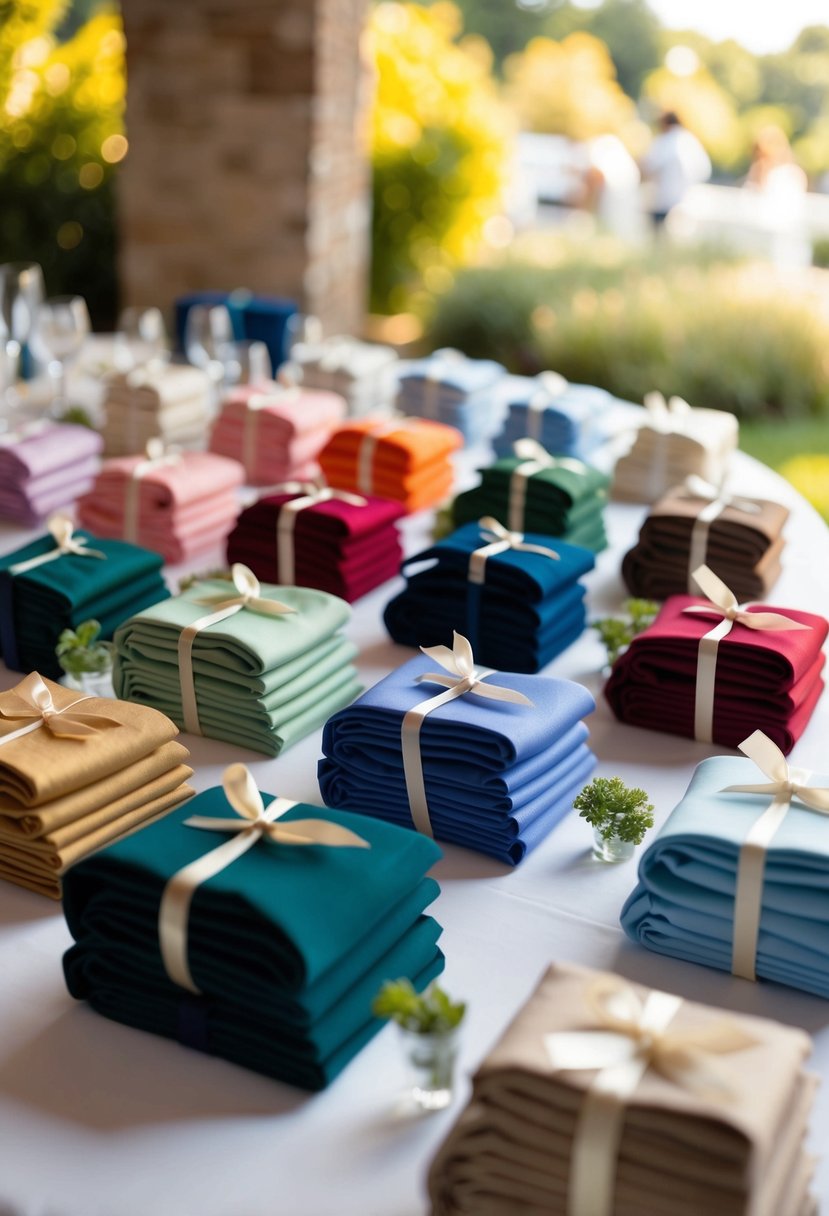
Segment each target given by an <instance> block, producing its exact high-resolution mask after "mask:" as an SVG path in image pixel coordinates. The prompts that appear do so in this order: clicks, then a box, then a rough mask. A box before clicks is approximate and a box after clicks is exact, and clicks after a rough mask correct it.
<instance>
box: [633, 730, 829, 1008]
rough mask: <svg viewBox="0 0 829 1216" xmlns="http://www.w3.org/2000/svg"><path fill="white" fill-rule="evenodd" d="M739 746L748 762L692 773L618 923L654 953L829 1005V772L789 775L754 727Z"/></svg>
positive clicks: (725, 760)
mask: <svg viewBox="0 0 829 1216" xmlns="http://www.w3.org/2000/svg"><path fill="white" fill-rule="evenodd" d="M740 746H741V750H742V751H743V752H745V755H746V757H747V758H746V759H744V758H742V757H739V758H738V757H732V756H714V757H712V758H711V759H709V760H703V761H702V763H701V764H699V765H698V766H697V768H696V771H695V772H694V775H693V777H692V778H691V783H690V785H689V786H688V790H687V792H686V793H685V795H684V797H683V799H682V801H681V802H680V803H679V805H678V806H677V807H676V808H675V809H674V810H673V811H672V812H671V815H670V816H669V818H668V820H667V822H666V823H665V824H664V826H663V827H662V829H661V830H660V832H659V834H658V835H657V836H656V838H655V839H654V840H653V841H652V843H651V844H650V845H649V847H648V848H647V849H646V851H645V853H644V854H643V856H642V859H641V861H640V863H639V883H638V886H637V887H636V889H635V890H634V891H633V893H632V894H631V895H630V896H629V898H628V900H627V903H626V904H625V907H624V909H623V911H622V927H623V928H624V930H625V932H626V933H627V935H628V937H630V938H631V939H632V940H633V941H634V942H637V943H638V944H639V945H642V946H646V947H647V948H648V949H649V950H655V951H656V952H657V953H659V954H667V955H671V956H673V957H675V958H681V959H685V960H687V961H688V962H693V963H701V964H703V965H704V966H707V967H716V968H718V969H719V970H721V971H730V972H732V973H733V974H734V975H738V976H742V977H743V978H744V979H750V980H754V979H766V980H776V981H777V982H778V983H780V984H788V985H790V986H791V987H793V988H802V989H805V991H806V992H813V993H816V994H817V995H818V996H822V997H829V957H827V952H826V948H825V944H824V943H825V935H826V885H827V876H829V775H822V774H819V773H811V772H807V771H805V770H803V769H795V768H791V769H790V768H789V766H788V764H787V763H786V760H785V759H784V757H783V755H782V754H781V752H780V751H779V749H778V748H776V747H775V746H774V744H773V743H772V742H771V740H770V739H768V738H767V737H766V736H765V735H764V734H763V733H762V732H761V731H755V732H754V734H753V735H751V736H750V737H749V738H748V739H745V740H744V741H743V743H742V744H741V745H740ZM764 778H765V780H764Z"/></svg>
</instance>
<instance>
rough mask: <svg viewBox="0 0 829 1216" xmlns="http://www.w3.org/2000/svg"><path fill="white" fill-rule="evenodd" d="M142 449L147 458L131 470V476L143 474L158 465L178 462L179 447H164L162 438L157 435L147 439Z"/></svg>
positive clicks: (179, 457) (179, 458)
mask: <svg viewBox="0 0 829 1216" xmlns="http://www.w3.org/2000/svg"><path fill="white" fill-rule="evenodd" d="M144 451H145V453H146V456H147V459H146V460H144V461H142V462H141V464H138V465H136V466H135V468H134V469H133V471H132V475H133V477H136V476H139V477H140V476H143V474H144V473H147V472H149V471H150V469H154V468H157V467H158V466H159V465H164V464H178V462H179V461H180V460H181V451H180V449H179V448H177V447H169V448H167V447H165V446H164V440H163V439H160V438H159V437H158V436H155V437H154V438H153V439H148V440H147V444H146V447H145V448H144Z"/></svg>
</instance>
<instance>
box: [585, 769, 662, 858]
mask: <svg viewBox="0 0 829 1216" xmlns="http://www.w3.org/2000/svg"><path fill="white" fill-rule="evenodd" d="M573 806H574V807H575V809H576V810H577V811H578V813H579V816H580V817H581V818H582V819H586V820H587V822H588V823H589V824H590V825H591V827H594V828H597V829H598V831H599V832H601V835H602V840H610V839H611V837H613V836H618V838H619V839H620V840H625V841H628V842H629V843H631V844H641V843H642V841H643V840H644V838H645V833H646V832H647V831H648V829H649V828H652V827H653V804H652V803H650V802H648V795H647V794H646V793H645V791H644V790H640V789H637V788H634V789H628V787H627V786H626V785H625V783H624V781H622V778H621V777H594V779H593V780H592V781H591V782H590V784H589V785H586V786H585V787H584V789H583V790H582V791H581V793H580V794H579V795H578V797H577V798H576V800H575V802H574V803H573Z"/></svg>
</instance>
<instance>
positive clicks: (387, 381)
mask: <svg viewBox="0 0 829 1216" xmlns="http://www.w3.org/2000/svg"><path fill="white" fill-rule="evenodd" d="M291 363H292V364H296V366H297V367H298V368H299V370H300V373H301V378H302V383H303V385H305V386H306V387H307V388H324V389H328V390H330V391H331V392H333V393H339V395H340V396H341V397H344V398H345V400H346V402H347V403H348V412H349V414H350V415H351V416H352V417H354V418H359V417H362V416H363V415H364V414H374V413H382V412H384V411H385V412H387V411H388V410H389V408H390V405H391V402H392V400H393V398H394V392H395V386H396V377H395V370H396V368H397V352H396V351H395V350H394V348H393V347H391V346H382V345H380V344H378V343H374V342H361V341H360V340H359V339H358V338H349V337H346V336H341V335H337V336H334V337H331V338H325V339H324V340H320V341H313V342H297V343H295V344H294V345H293V346H292V347H291Z"/></svg>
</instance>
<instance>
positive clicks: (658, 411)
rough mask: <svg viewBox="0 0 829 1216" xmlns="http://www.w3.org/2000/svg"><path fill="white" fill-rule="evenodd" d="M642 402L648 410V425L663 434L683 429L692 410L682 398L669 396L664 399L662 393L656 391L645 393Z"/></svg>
mask: <svg viewBox="0 0 829 1216" xmlns="http://www.w3.org/2000/svg"><path fill="white" fill-rule="evenodd" d="M643 404H644V406H645V409H646V410H647V411H648V414H649V418H648V422H649V423H650V425H651V426H652V427H653V428H654V430H657V431H662V432H663V433H664V434H668V433H669V432H671V431H682V430H684V429H685V423H686V422H687V421H688V419H689V417H690V415H691V413H692V412H693V411H692V410H691V407H690V405H689V404H688V402H687V401H685V399H684V398H682V397H669V398H668V400H667V401H666V400H665V398H664V396H663V395H662V393H660V392H656V391H654V392H651V393H645V396H644V400H643Z"/></svg>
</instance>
